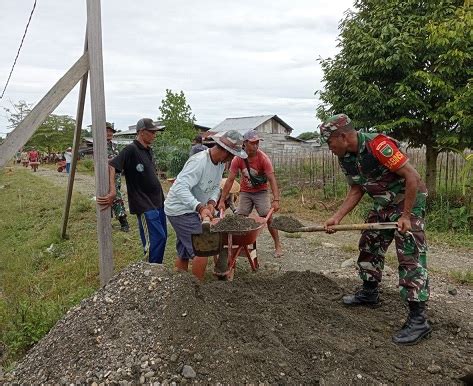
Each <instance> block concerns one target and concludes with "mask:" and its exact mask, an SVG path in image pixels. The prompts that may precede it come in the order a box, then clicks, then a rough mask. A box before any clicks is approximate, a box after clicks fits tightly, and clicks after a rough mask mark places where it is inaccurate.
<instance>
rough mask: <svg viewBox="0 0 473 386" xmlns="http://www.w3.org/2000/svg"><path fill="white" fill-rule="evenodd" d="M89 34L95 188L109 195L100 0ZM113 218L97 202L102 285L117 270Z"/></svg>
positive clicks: (90, 4) (94, 1) (93, 7)
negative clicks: (115, 265) (114, 264)
mask: <svg viewBox="0 0 473 386" xmlns="http://www.w3.org/2000/svg"><path fill="white" fill-rule="evenodd" d="M87 38H88V48H89V49H88V52H89V62H90V100H91V108H92V134H93V138H94V166H95V191H96V196H97V197H99V196H105V195H107V194H108V191H109V184H108V157H107V138H106V130H105V124H106V123H105V93H104V83H103V58H102V26H101V12H100V0H87ZM110 220H111V212H110V208H107V209H106V210H100V207H99V206H98V205H97V235H98V242H99V259H100V264H99V267H100V283H101V285H105V284H107V282H108V281H109V280H110V278H111V277H112V274H113V254H112V224H111V221H110Z"/></svg>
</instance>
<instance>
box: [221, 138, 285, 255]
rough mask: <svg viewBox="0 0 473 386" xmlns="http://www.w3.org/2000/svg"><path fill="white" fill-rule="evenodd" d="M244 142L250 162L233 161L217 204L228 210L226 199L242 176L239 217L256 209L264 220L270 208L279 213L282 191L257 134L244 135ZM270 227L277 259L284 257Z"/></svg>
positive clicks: (239, 159) (276, 232) (277, 236)
mask: <svg viewBox="0 0 473 386" xmlns="http://www.w3.org/2000/svg"><path fill="white" fill-rule="evenodd" d="M243 139H244V147H245V150H246V152H247V154H248V159H245V160H243V159H241V158H235V159H233V161H232V163H231V165H230V172H229V174H228V178H227V182H226V183H225V185H224V187H223V191H222V196H221V198H220V201H219V203H218V209H219V210H225V199H226V198H227V195H228V193H229V192H230V189H231V187H232V185H233V181H235V177H236V176H237V174H238V173H239V172H240V173H241V179H240V201H239V204H238V208H237V214H239V215H242V216H248V215H249V214H250V213H251V211H252V210H253V208H255V209H256V211H257V212H258V214H259V215H260V216H262V217H265V216H266V215H267V214H268V212H269V210H270V209H271V208H273V209H274V211H275V212H277V211H278V210H279V188H278V184H277V182H276V177H275V175H274V170H273V165H272V163H271V160H270V159H269V157H268V156H267V155H266V154H265V153H264V152H263V151H262V150H260V149H259V142H260V141H262V139H261V138H260V137H259V136H258V133H257V132H256V131H255V130H250V131H248V132H247V133H245V135H244V136H243ZM268 182H269V186H271V191H272V192H273V199H272V200H270V196H269V191H268ZM270 224H271V223H269V224H268V229H269V233H271V236H272V238H273V241H274V257H281V256H282V246H281V242H280V241H279V234H278V231H277V229H274V228H272V227H271V225H270Z"/></svg>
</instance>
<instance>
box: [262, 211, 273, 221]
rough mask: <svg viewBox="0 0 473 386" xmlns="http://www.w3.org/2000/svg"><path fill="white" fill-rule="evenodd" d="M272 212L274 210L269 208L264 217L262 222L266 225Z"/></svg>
mask: <svg viewBox="0 0 473 386" xmlns="http://www.w3.org/2000/svg"><path fill="white" fill-rule="evenodd" d="M273 212H274V208H271V209H270V210H269V212H268V214H267V215H266V217H265V218H264V222H265V223H267V222H268V220H269V219H270V218H271V216H272V214H273Z"/></svg>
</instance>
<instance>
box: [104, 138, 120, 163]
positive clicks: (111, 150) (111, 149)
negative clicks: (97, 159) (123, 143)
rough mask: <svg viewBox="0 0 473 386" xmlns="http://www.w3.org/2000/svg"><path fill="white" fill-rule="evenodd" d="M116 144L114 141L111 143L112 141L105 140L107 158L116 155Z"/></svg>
mask: <svg viewBox="0 0 473 386" xmlns="http://www.w3.org/2000/svg"><path fill="white" fill-rule="evenodd" d="M118 153H119V152H118V146H117V144H116V143H113V142H112V141H107V154H108V159H112V158H115V157H116V156H117V155H118Z"/></svg>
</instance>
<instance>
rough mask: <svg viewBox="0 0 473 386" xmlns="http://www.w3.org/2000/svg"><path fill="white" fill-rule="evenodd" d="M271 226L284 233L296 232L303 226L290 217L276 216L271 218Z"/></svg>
mask: <svg viewBox="0 0 473 386" xmlns="http://www.w3.org/2000/svg"><path fill="white" fill-rule="evenodd" d="M271 226H272V227H273V228H276V229H279V230H282V231H285V232H297V230H298V229H299V228H302V227H303V226H304V224H302V223H301V222H300V221H299V220H298V219H296V218H294V217H291V216H278V217H274V218H273V221H272V223H271Z"/></svg>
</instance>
